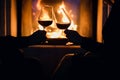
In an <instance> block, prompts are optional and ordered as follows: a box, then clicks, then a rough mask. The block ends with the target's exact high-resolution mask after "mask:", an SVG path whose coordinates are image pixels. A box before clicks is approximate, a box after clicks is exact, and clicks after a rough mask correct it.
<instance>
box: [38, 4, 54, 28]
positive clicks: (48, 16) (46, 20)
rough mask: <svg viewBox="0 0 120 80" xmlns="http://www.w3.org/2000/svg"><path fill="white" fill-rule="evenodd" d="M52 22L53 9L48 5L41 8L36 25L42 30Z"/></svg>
mask: <svg viewBox="0 0 120 80" xmlns="http://www.w3.org/2000/svg"><path fill="white" fill-rule="evenodd" d="M52 22H53V8H52V6H49V5H44V6H42V7H41V10H40V15H39V17H38V23H39V24H40V25H41V26H42V27H43V28H44V30H45V28H46V27H47V26H49V25H51V24H52Z"/></svg>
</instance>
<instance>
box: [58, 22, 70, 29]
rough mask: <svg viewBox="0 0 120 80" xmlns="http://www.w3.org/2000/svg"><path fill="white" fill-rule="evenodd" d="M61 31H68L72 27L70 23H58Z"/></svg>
mask: <svg viewBox="0 0 120 80" xmlns="http://www.w3.org/2000/svg"><path fill="white" fill-rule="evenodd" d="M56 25H57V27H58V28H59V29H67V28H68V27H69V26H70V23H56Z"/></svg>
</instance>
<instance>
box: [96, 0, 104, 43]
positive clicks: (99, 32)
mask: <svg viewBox="0 0 120 80" xmlns="http://www.w3.org/2000/svg"><path fill="white" fill-rule="evenodd" d="M102 7H103V0H98V16H97V41H98V42H102V15H103V14H102V13H103V12H102V11H103V9H102Z"/></svg>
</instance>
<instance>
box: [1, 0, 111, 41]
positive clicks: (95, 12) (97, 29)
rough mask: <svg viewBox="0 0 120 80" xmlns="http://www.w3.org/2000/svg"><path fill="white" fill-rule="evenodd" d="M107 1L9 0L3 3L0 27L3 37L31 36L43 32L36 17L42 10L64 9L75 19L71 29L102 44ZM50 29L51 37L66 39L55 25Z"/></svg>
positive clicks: (48, 34) (49, 34)
mask: <svg viewBox="0 0 120 80" xmlns="http://www.w3.org/2000/svg"><path fill="white" fill-rule="evenodd" d="M104 1H108V0H11V1H7V0H6V2H5V0H1V4H3V5H2V6H3V7H4V8H3V7H1V16H0V19H1V21H2V22H0V23H1V26H3V27H0V32H1V35H8V34H9V35H12V36H29V35H31V34H32V33H33V32H35V31H36V30H38V29H41V30H42V27H41V26H40V25H38V21H37V17H38V15H37V14H38V12H39V10H40V7H41V6H42V5H44V4H47V5H52V6H54V7H58V6H63V7H64V9H65V10H66V12H67V13H69V16H70V19H71V20H72V24H71V25H70V26H69V29H72V30H75V31H77V32H78V33H79V34H80V35H82V36H84V37H90V38H93V39H95V40H97V41H99V42H102V26H103V23H104V22H102V21H103V17H104V18H105V15H103V12H106V11H109V10H108V8H107V6H108V3H107V6H106V9H103V2H104ZM8 5H9V7H8ZM5 6H6V7H5ZM103 10H106V11H103ZM4 13H5V14H4ZM2 14H3V15H2ZM105 14H106V13H105ZM3 23H4V24H5V25H4V24H3ZM47 30H48V33H47V37H48V38H52V39H53V38H66V37H65V34H63V33H61V31H60V30H59V29H58V28H56V25H54V23H53V24H52V25H50V26H49V27H48V28H47ZM52 34H53V35H52Z"/></svg>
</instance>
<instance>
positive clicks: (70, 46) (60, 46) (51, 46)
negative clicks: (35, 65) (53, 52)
mask: <svg viewBox="0 0 120 80" xmlns="http://www.w3.org/2000/svg"><path fill="white" fill-rule="evenodd" d="M28 47H29V48H72V49H78V48H81V47H80V45H31V46H28Z"/></svg>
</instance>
